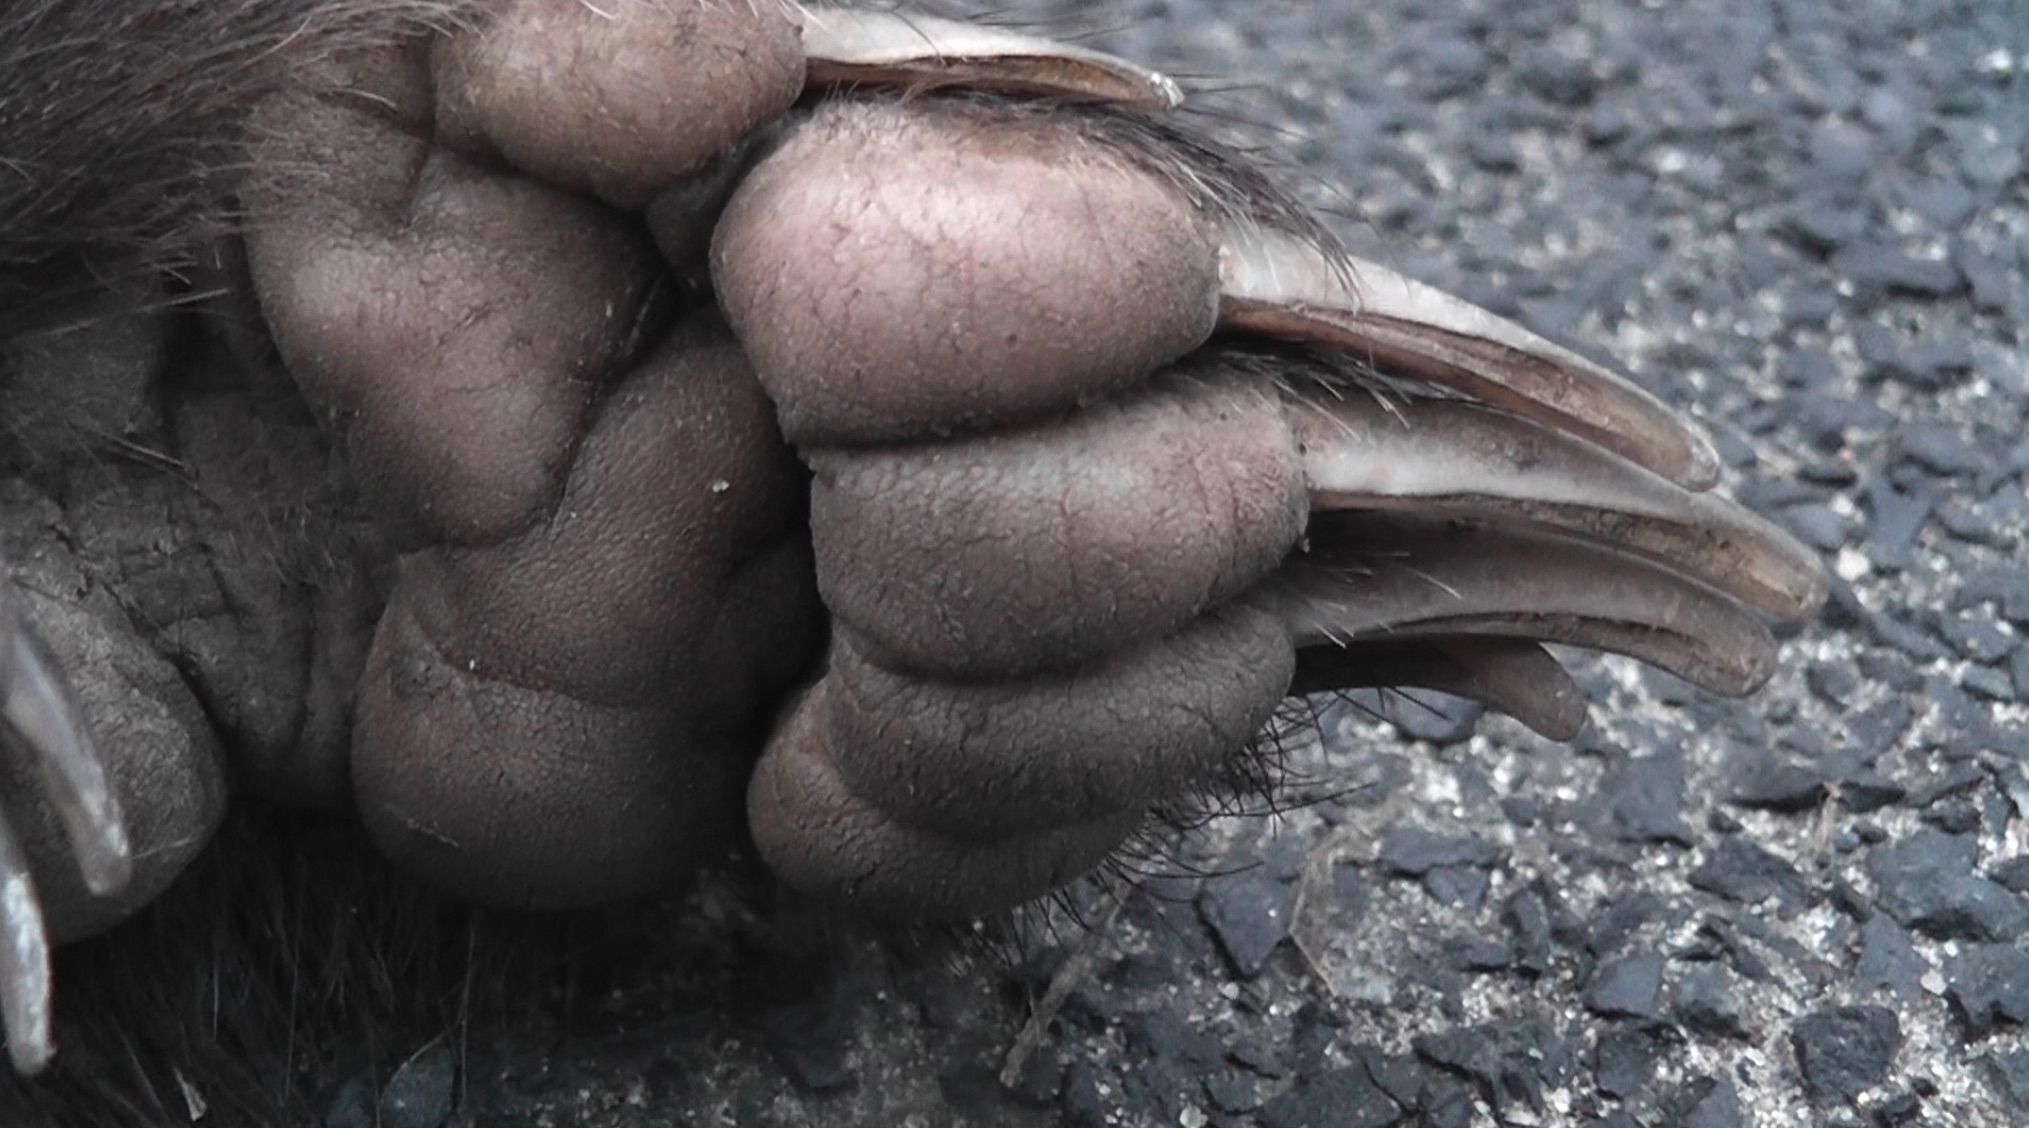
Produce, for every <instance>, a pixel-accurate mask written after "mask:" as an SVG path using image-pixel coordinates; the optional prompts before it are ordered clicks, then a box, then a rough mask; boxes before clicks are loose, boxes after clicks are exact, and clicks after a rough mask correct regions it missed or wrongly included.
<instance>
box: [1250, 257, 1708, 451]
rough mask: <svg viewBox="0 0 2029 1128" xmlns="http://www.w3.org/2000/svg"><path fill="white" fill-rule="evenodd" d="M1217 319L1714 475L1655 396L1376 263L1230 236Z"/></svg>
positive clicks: (1692, 436)
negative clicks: (1316, 347) (1335, 352)
mask: <svg viewBox="0 0 2029 1128" xmlns="http://www.w3.org/2000/svg"><path fill="white" fill-rule="evenodd" d="M1221 269H1222V273H1223V275H1224V292H1223V293H1222V295H1221V307H1220V321H1221V323H1222V324H1223V325H1225V326H1226V327H1228V328H1231V329H1238V330H1243V331H1247V332H1254V333H1260V334H1262V335H1264V336H1269V337H1276V338H1281V339H1284V340H1296V341H1305V342H1310V343H1315V344H1318V345H1321V346H1324V347H1327V348H1331V349H1335V350H1339V351H1342V352H1346V353H1349V354H1351V355H1353V356H1355V357H1361V358H1365V359H1370V360H1372V361H1373V363H1374V364H1375V365H1376V366H1377V367H1380V368H1383V369H1385V370H1390V371H1397V372H1400V373H1401V374H1402V375H1404V376H1407V377H1410V378H1412V379H1417V380H1422V381H1426V382H1428V383H1431V384H1436V385H1440V386H1442V387H1446V388H1450V389H1452V390H1454V391H1457V392H1461V393H1463V394H1465V395H1468V396H1471V397H1472V398H1474V399H1477V400H1481V401H1483V402H1485V403H1489V404H1492V405H1494V406H1495V407H1499V408H1502V409H1504V410H1507V411H1511V412H1514V413H1515V414H1516V415H1520V416H1522V417H1524V418H1527V419H1533V420H1536V421H1537V422H1540V423H1543V424H1544V425H1546V426H1548V427H1550V428H1551V429H1553V430H1559V431H1569V432H1571V433H1573V434H1576V435H1579V436H1581V437H1583V438H1584V439H1585V440H1587V441H1588V442H1591V443H1594V444H1596V445H1598V446H1601V447H1604V448H1606V449H1607V450H1610V451H1613V452H1614V453H1615V454H1618V455H1620V456H1621V457H1623V458H1626V459H1628V460H1629V461H1631V462H1634V463H1635V464H1637V465H1639V466H1643V467H1646V468H1647V469H1649V470H1652V471H1654V472H1655V473H1657V474H1660V475H1662V476H1663V477H1665V478H1668V479H1670V480H1671V481H1673V482H1676V483H1677V484H1679V485H1681V486H1684V487H1685V488H1687V489H1693V490H1702V489H1705V488H1707V487H1709V486H1711V485H1712V484H1713V483H1715V482H1717V481H1718V479H1719V458H1718V455H1717V454H1716V453H1715V452H1714V451H1713V449H1712V445H1711V444H1710V443H1709V442H1707V441H1706V439H1705V437H1704V436H1703V435H1700V434H1699V433H1698V432H1697V431H1696V430H1694V429H1692V427H1691V426H1690V424H1689V423H1687V422H1685V421H1684V420H1683V419H1682V418H1681V417H1680V416H1678V415H1677V414H1676V413H1675V412H1673V411H1671V410H1670V409H1669V407H1668V406H1666V405H1665V404H1664V403H1663V402H1662V401H1661V400H1658V399H1656V398H1655V397H1654V396H1652V395H1650V394H1649V393H1647V392H1645V391H1643V390H1642V389H1640V388H1638V387H1636V386H1635V385H1634V384H1632V383H1630V382H1628V381H1627V380H1626V379H1625V378H1624V377H1621V376H1619V375H1617V374H1615V373H1613V372H1611V371H1609V370H1607V369H1605V368H1602V367H1600V366H1599V365H1597V364H1594V363H1592V362H1591V361H1589V360H1586V359H1585V358H1584V357H1581V356H1579V355H1578V354H1577V353H1574V352H1572V351H1570V350H1569V349H1565V348H1560V347H1559V346H1557V345H1554V344H1551V343H1550V342H1549V341H1546V340H1544V339H1543V338H1541V337H1538V336H1537V335H1535V334H1534V333H1531V332H1529V331H1528V330H1527V329H1524V328H1522V327H1521V326H1519V325H1516V324H1515V323H1513V322H1511V321H1505V320H1502V319H1501V318H1498V317H1495V316H1494V315H1493V314H1491V313H1488V312H1487V311H1486V310H1483V309H1480V308H1479V307H1478V306H1475V305H1472V304H1470V303H1468V302H1465V301H1462V300H1460V299H1458V298H1455V297H1452V296H1451V295H1450V294H1446V293H1444V292H1443V291H1441V290H1437V289H1434V288H1432V287H1430V286H1426V285H1424V284H1423V283H1421V282H1417V281H1414V280H1413V279H1410V278H1407V277H1405V276H1403V275H1401V274H1398V273H1396V272H1395V271H1392V270H1389V269H1388V268H1386V267H1384V266H1380V265H1378V264H1375V263H1370V262H1364V261H1361V260H1359V259H1353V258H1344V257H1340V256H1338V255H1335V254H1333V253H1331V252H1329V251H1327V250H1325V249H1323V248H1321V247H1318V246H1316V245H1314V244H1312V243H1310V242H1308V241H1306V240H1304V239H1302V238H1299V237H1297V236H1294V235H1290V234H1287V233H1284V232H1279V231H1274V230H1271V229H1268V228H1265V227H1259V226H1249V227H1234V228H1232V229H1229V230H1228V231H1227V232H1226V241H1225V248H1224V259H1223V262H1222V263H1221Z"/></svg>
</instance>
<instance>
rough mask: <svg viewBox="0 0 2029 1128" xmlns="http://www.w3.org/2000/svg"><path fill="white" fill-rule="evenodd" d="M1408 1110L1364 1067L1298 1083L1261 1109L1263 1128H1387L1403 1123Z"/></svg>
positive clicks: (1335, 1072)
mask: <svg viewBox="0 0 2029 1128" xmlns="http://www.w3.org/2000/svg"><path fill="white" fill-rule="evenodd" d="M1404 1113H1405V1110H1404V1109H1403V1108H1402V1106H1401V1105H1399V1104H1396V1103H1395V1099H1394V1098H1393V1097H1390V1096H1389V1095H1388V1094H1387V1092H1386V1091H1385V1090H1383V1089H1382V1088H1381V1087H1380V1086H1379V1085H1377V1084H1375V1083H1374V1079H1373V1078H1372V1077H1370V1076H1369V1075H1368V1073H1367V1068H1366V1066H1364V1065H1349V1066H1345V1067H1343V1068H1339V1069H1334V1070H1331V1071H1329V1072H1327V1073H1324V1074H1321V1075H1319V1076H1317V1077H1314V1078H1307V1079H1305V1080H1302V1081H1299V1082H1298V1083H1297V1085H1296V1087H1295V1088H1292V1089H1291V1090H1290V1091H1289V1092H1287V1093H1284V1094H1283V1095H1281V1096H1279V1097H1277V1098H1275V1099H1274V1100H1272V1101H1270V1102H1268V1103H1267V1104H1266V1105H1264V1106H1263V1107H1262V1109H1261V1113H1260V1121H1261V1124H1262V1125H1263V1126H1264V1128H1312V1126H1314V1125H1321V1124H1335V1125H1336V1124H1342V1125H1345V1126H1346V1128H1388V1126H1389V1125H1392V1124H1398V1123H1400V1122H1401V1121H1402V1118H1403V1116H1404Z"/></svg>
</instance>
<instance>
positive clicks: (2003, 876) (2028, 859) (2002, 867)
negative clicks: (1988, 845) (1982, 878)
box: [1986, 854, 2029, 893]
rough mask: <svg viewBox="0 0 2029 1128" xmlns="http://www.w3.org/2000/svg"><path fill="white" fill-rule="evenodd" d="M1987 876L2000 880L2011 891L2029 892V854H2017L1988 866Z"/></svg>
mask: <svg viewBox="0 0 2029 1128" xmlns="http://www.w3.org/2000/svg"><path fill="white" fill-rule="evenodd" d="M1986 876H1990V878H1995V880H1999V883H2001V885H2003V887H2005V889H2009V891H2011V893H2029V854H2015V856H2013V858H2003V860H1999V862H1995V864H1992V866H1986Z"/></svg>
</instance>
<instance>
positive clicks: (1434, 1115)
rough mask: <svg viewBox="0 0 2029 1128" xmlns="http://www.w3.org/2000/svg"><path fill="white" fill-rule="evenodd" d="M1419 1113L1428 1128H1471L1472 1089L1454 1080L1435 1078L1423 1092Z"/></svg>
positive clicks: (1472, 1113) (1472, 1110)
mask: <svg viewBox="0 0 2029 1128" xmlns="http://www.w3.org/2000/svg"><path fill="white" fill-rule="evenodd" d="M1420 1111H1421V1112H1422V1113H1423V1124H1424V1125H1427V1126H1428V1128H1472V1124H1473V1120H1474V1113H1475V1111H1476V1110H1475V1109H1474V1107H1473V1100H1472V1089H1471V1087H1469V1086H1468V1085H1466V1083H1465V1082H1463V1081H1460V1080H1457V1079H1456V1078H1451V1077H1439V1078H1435V1079H1433V1080H1432V1081H1431V1082H1430V1084H1429V1086H1428V1087H1427V1088H1425V1090H1424V1093H1423V1105H1422V1108H1421V1110H1420Z"/></svg>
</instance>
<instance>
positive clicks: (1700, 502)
mask: <svg viewBox="0 0 2029 1128" xmlns="http://www.w3.org/2000/svg"><path fill="white" fill-rule="evenodd" d="M1305 408H1307V409H1305ZM1305 408H1300V409H1298V410H1296V411H1294V412H1292V418H1291V425H1292V426H1293V427H1294V428H1295V429H1296V432H1297V437H1298V441H1299V442H1301V443H1302V444H1303V449H1304V470H1305V474H1306V476H1307V477H1308V478H1309V483H1310V496H1311V509H1312V511H1313V512H1319V511H1331V510H1342V509H1358V510H1374V509H1380V510H1394V511H1398V512H1414V513H1419V514H1423V515H1426V516H1433V515H1440V514H1441V515H1445V516H1452V517H1460V518H1467V519H1477V520H1490V521H1497V522H1505V523H1511V524H1522V525H1539V526H1542V527H1544V528H1549V529H1556V530H1558V531H1560V532H1563V533H1567V534H1569V535H1572V536H1576V537H1580V538H1583V539H1586V540H1590V541H1596V542H1598V543H1601V544H1603V545H1607V546H1610V547H1613V548H1616V549H1620V550H1623V551H1627V552H1632V553H1636V554H1638V555H1641V556H1643V557H1646V558H1648V559H1650V560H1652V561H1655V562H1657V563H1661V564H1664V565H1665V566H1667V567H1669V568H1671V569H1672V570H1674V571H1680V572H1683V573H1684V574H1686V575H1688V576H1690V577H1693V578H1695V579H1697V580H1699V581H1701V582H1703V583H1705V584H1709V585H1710V586H1712V587H1714V588H1717V589H1719V590H1720V591H1723V592H1725V593H1726V594H1727V595H1730V596H1732V597H1734V598H1735V599H1738V600H1740V601H1741V602H1743V603H1745V604H1747V605H1748V606H1750V607H1752V608H1754V609H1755V610H1757V611H1760V612H1761V613H1763V614H1765V615H1768V616H1771V617H1773V618H1776V619H1785V620H1787V619H1797V618H1801V617H1803V616H1805V615H1807V614H1809V613H1810V611H1811V610H1812V609H1813V608H1815V607H1816V606H1818V605H1819V604H1820V603H1822V602H1824V599H1825V594H1826V579H1825V573H1824V570H1823V569H1822V568H1821V567H1819V565H1818V561H1817V558H1816V557H1815V556H1813V555H1811V553H1810V552H1809V550H1807V549H1805V548H1804V547H1803V546H1802V545H1800V544H1798V543H1797V542H1796V541H1795V540H1793V539H1792V538H1790V537H1789V536H1788V535H1786V534H1784V533H1783V532H1782V531H1781V530H1779V529H1777V528H1775V527H1774V526H1773V525H1770V524H1769V523H1768V522H1766V521H1764V520H1762V519H1761V518H1759V517H1757V516H1755V515H1754V514H1752V513H1750V512H1748V511H1747V510H1745V509H1743V508H1741V507H1740V506H1738V505H1735V504H1733V503H1732V502H1729V501H1727V500H1725V499H1723V498H1720V497H1716V496H1714V495H1712V494H1706V493H1693V492H1691V491H1689V490H1686V489H1684V488H1683V487H1681V486H1679V485H1677V484H1675V483H1674V482H1671V481H1669V480H1667V479H1665V478H1662V477H1660V476H1658V475H1655V474H1652V473H1649V472H1648V471H1646V470H1643V469H1642V468H1640V467H1638V466H1635V465H1633V464H1631V463H1628V462H1626V461H1625V460H1623V459H1621V458H1619V457H1617V456H1615V455H1613V454H1611V453H1609V452H1607V451H1605V450H1603V449H1601V448H1599V447H1596V446H1593V445H1591V444H1590V443H1587V442H1584V441H1581V440H1579V439H1577V438H1575V437H1573V436H1571V435H1567V434H1560V433H1557V432H1553V431H1549V430H1546V429H1544V428H1542V427H1539V426H1537V425H1535V424H1532V423H1530V422H1528V421H1527V420H1524V419H1521V418H1518V417H1515V416H1512V415H1507V414H1503V413H1500V412H1495V411H1490V410H1488V409H1486V408H1484V407H1482V406H1480V405H1477V404H1472V403H1466V402H1461V401H1456V400H1417V399H1408V400H1405V401H1402V402H1394V403H1384V402H1382V401H1381V400H1380V399H1378V398H1376V397H1372V396H1358V395H1356V396H1349V397H1347V398H1345V399H1343V400H1340V401H1337V402H1313V403H1309V404H1306V405H1305Z"/></svg>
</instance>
